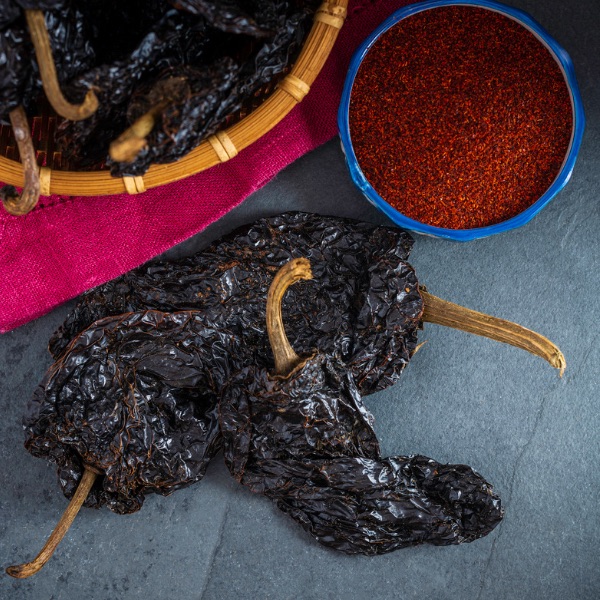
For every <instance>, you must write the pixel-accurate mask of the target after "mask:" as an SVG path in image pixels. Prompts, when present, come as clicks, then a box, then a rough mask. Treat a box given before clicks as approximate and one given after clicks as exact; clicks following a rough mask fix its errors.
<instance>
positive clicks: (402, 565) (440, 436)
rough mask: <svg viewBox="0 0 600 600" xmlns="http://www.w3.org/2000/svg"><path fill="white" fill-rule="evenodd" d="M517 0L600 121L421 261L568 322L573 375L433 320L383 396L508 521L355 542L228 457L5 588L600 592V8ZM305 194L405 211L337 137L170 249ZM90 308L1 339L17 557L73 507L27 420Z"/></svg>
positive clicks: (318, 202)
mask: <svg viewBox="0 0 600 600" xmlns="http://www.w3.org/2000/svg"><path fill="white" fill-rule="evenodd" d="M509 4H512V5H514V6H518V7H519V8H522V9H524V10H526V11H528V12H529V13H530V14H532V15H533V16H534V17H535V18H536V19H537V20H538V21H539V22H540V23H541V24H542V25H544V26H545V28H546V29H547V30H548V31H549V32H550V33H551V34H552V35H553V36H554V37H555V38H556V39H557V40H558V41H559V43H561V44H562V45H563V46H564V47H565V48H566V49H567V50H568V51H569V53H570V54H571V56H572V58H573V61H574V63H575V67H576V71H577V76H578V79H579V83H580V86H581V91H582V95H583V98H584V103H585V109H586V116H587V130H586V134H585V137H584V141H583V145H582V148H581V152H580V156H579V159H578V162H577V165H576V168H575V172H574V174H573V178H572V180H571V182H570V183H569V185H568V186H567V187H566V188H565V190H564V191H563V192H561V194H560V195H559V196H558V197H557V198H556V199H555V200H554V201H553V202H552V203H551V204H550V205H549V206H548V207H547V208H546V209H545V210H544V211H542V213H541V214H540V215H538V216H537V217H536V218H535V219H534V220H533V221H532V222H531V223H530V224H528V225H527V226H525V227H523V228H521V229H519V230H517V231H514V232H511V233H507V234H503V235H500V236H495V237H493V238H491V239H486V240H481V241H478V242H471V243H468V244H455V243H451V242H444V241H440V240H435V239H431V238H425V237H419V238H418V239H417V242H416V244H415V247H414V251H413V256H412V262H413V264H414V265H415V267H416V269H417V273H418V274H419V276H420V278H421V281H423V282H425V283H426V284H427V285H428V287H429V289H430V290H431V291H432V292H434V293H436V294H438V295H440V296H443V297H445V298H448V299H450V300H454V301H456V302H459V303H461V304H464V305H466V306H470V307H473V308H476V309H479V310H482V311H485V312H488V313H491V314H494V315H497V316H501V317H504V318H507V319H511V320H514V321H517V322H519V323H521V324H523V325H526V326H528V327H530V328H532V329H535V330H537V331H540V332H541V333H544V334H545V335H547V336H548V337H550V338H551V339H552V340H553V341H555V342H556V343H557V344H558V345H559V346H560V347H561V349H562V350H563V352H564V354H565V356H566V358H567V361H568V368H567V371H566V374H565V376H564V377H563V379H559V378H558V376H557V374H556V372H555V371H554V370H553V369H551V368H550V367H549V366H548V365H547V364H545V363H544V362H543V361H542V360H540V359H537V358H535V357H532V356H529V355H528V354H526V353H524V352H522V351H519V350H516V349H514V348H511V347H507V346H502V345H500V344H497V343H494V342H491V341H488V340H484V339H479V338H475V337H473V336H469V335H467V334H463V333H458V332H455V331H450V330H446V329H444V328H441V327H438V326H435V325H430V326H428V327H427V328H426V330H425V331H424V332H423V334H422V339H423V340H427V344H426V345H425V346H424V347H423V349H422V350H421V351H420V352H419V353H418V354H417V355H416V356H415V358H414V360H413V362H412V363H411V365H410V366H409V368H408V369H407V370H406V372H405V374H404V376H403V378H402V380H401V381H400V383H399V384H397V385H396V386H394V387H393V388H392V389H389V390H386V391H385V392H383V393H380V394H378V395H375V396H371V397H369V398H368V399H367V401H366V402H367V405H368V407H369V408H370V409H371V410H372V411H373V413H374V414H375V417H376V421H377V423H376V428H377V432H378V434H379V436H380V438H381V440H382V446H383V449H384V451H385V452H386V453H388V454H409V453H421V454H425V455H427V456H431V457H432V458H435V459H437V460H439V461H443V462H454V463H461V462H464V463H467V464H469V465H472V466H473V467H474V468H475V469H477V470H478V471H480V472H481V473H482V474H483V475H484V476H485V477H486V478H487V479H488V480H489V481H491V482H492V483H494V485H495V487H496V489H497V491H498V492H499V493H500V494H501V496H502V498H503V501H504V505H505V508H506V516H505V520H504V521H503V523H502V524H501V525H500V526H499V527H498V528H497V529H496V530H495V531H494V532H493V533H492V534H491V535H489V536H488V537H487V538H484V539H482V540H479V541H477V542H474V543H472V544H466V545H463V546H457V547H448V548H434V547H428V546H422V547H418V548H414V549H408V550H402V551H398V552H395V553H392V554H389V555H386V556H382V557H374V558H364V557H347V556H345V555H342V554H336V553H335V552H333V551H330V550H326V549H324V548H322V547H320V546H319V545H317V544H316V543H315V542H313V541H312V539H310V538H309V537H308V536H307V535H306V534H305V533H304V532H303V531H302V530H300V528H299V527H297V526H296V525H295V524H294V523H292V522H291V521H290V520H288V519H287V518H286V517H285V516H284V515H282V514H280V513H279V512H278V511H277V510H276V509H275V508H274V507H273V506H272V505H271V504H270V503H269V502H268V501H267V500H265V499H263V498H260V497H256V496H253V495H252V494H250V493H249V492H248V491H246V490H244V489H242V488H240V487H239V486H237V485H236V484H235V483H234V482H233V481H232V480H231V478H230V477H229V475H228V474H227V472H226V471H225V468H224V466H223V464H222V462H221V460H220V457H218V458H217V459H216V460H215V461H214V463H213V464H212V465H211V468H210V469H209V472H208V475H207V477H206V478H205V479H204V480H203V481H202V482H201V483H200V484H198V485H196V486H195V487H194V486H192V487H191V488H188V489H186V490H182V491H179V492H177V493H176V494H174V495H173V496H171V497H169V498H162V497H149V498H148V499H147V501H146V503H145V505H144V507H143V509H142V510H141V511H140V512H139V513H137V514H135V515H131V516H126V517H123V516H118V515H114V514H113V513H111V512H110V511H108V510H101V511H92V510H84V511H83V512H82V513H81V514H80V515H79V516H78V518H77V520H76V522H75V525H74V526H73V528H72V529H71V531H70V532H69V534H68V535H67V538H66V540H65V541H64V542H63V544H62V545H61V546H60V548H59V550H58V552H57V553H56V556H55V557H54V558H53V559H52V561H51V562H50V563H49V564H48V566H47V567H46V568H45V569H44V570H43V571H42V572H41V573H39V574H38V575H37V576H35V577H34V578H32V579H30V580H26V581H16V580H13V579H11V578H10V577H8V576H6V575H5V574H4V573H3V572H2V574H0V598H2V599H4V600H20V599H35V600H37V599H45V598H51V599H54V600H58V599H64V600H67V599H77V600H79V599H81V598H87V599H90V600H109V599H110V600H113V599H115V598H119V599H123V600H134V599H144V600H151V599H155V598H156V599H158V598H176V599H180V600H183V599H186V600H187V599H194V600H199V599H200V598H202V599H203V600H213V599H228V598H253V599H254V598H274V599H288V598H290V599H291V598H306V599H313V598H314V599H317V598H319V599H323V598H331V599H338V598H348V599H351V598H352V599H354V598H356V599H362V598H373V599H374V598H382V599H383V598H386V599H387V598H435V599H449V600H450V599H451V600H458V599H462V598H465V599H467V598H468V599H469V600H475V599H481V598H493V599H515V598H530V599H538V598H539V599H544V600H552V599H556V600H559V599H560V600H565V599H578V600H587V599H589V600H592V599H594V600H596V599H597V598H599V597H600V569H599V566H600V560H599V559H600V549H599V544H598V542H597V536H598V533H599V530H600V508H599V502H598V491H599V488H600V475H599V471H598V469H597V464H598V457H599V454H600V443H599V439H600V434H599V431H600V416H599V415H600V411H599V410H598V364H599V358H600V356H599V349H598V348H599V344H598V338H599V328H598V319H597V315H598V311H599V309H600V302H599V295H598V291H599V290H600V285H599V283H600V269H599V268H598V264H597V257H598V241H597V240H598V231H599V230H600V205H599V203H598V189H599V188H600V186H599V178H600V164H599V162H600V158H599V157H600V140H599V134H600V125H599V123H600V86H599V85H598V78H599V76H600V38H599V37H598V29H599V28H600V3H599V2H597V0H578V1H577V2H571V1H568V0H546V1H544V2H541V1H539V0H512V1H511V2H509ZM291 209H296V210H306V211H313V212H317V213H322V214H335V215H343V216H351V217H356V218H360V219H364V220H368V221H373V222H378V223H385V222H386V221H385V219H384V218H383V217H382V216H381V215H380V214H379V213H378V212H377V211H376V210H375V209H373V208H372V207H371V206H370V205H369V204H368V203H366V202H365V201H364V200H363V198H362V197H361V195H360V194H359V193H358V192H357V191H356V190H355V189H354V188H353V187H352V184H351V182H350V180H349V178H348V176H347V174H346V169H345V166H344V160H343V156H342V153H341V151H340V149H339V144H338V141H337V140H335V141H333V142H331V143H329V144H327V145H326V146H324V147H323V148H321V149H319V150H317V151H316V152H313V153H312V154H310V155H308V156H306V157H304V158H303V159H301V160H299V161H298V162H297V163H295V164H294V165H292V166H291V167H290V168H289V169H287V170H286V171H285V172H283V173H281V174H280V175H279V176H278V177H277V178H276V179H275V180H274V181H273V182H272V183H270V184H269V185H268V186H267V187H266V188H264V189H263V190H261V191H260V192H259V193H257V194H255V195H254V196H252V197H251V198H249V199H248V200H247V201H246V202H245V203H244V204H243V205H242V206H241V207H240V208H239V209H237V210H235V211H234V212H232V213H230V214H229V215H227V216H226V217H225V218H224V219H222V221H220V222H219V223H217V224H215V225H214V226H212V227H210V228H209V229H208V230H207V231H206V232H204V233H202V234H201V235H198V236H197V237H195V238H193V239H191V240H189V241H188V242H186V243H184V244H183V245H181V246H180V247H178V248H175V249H173V250H172V251H171V252H170V253H169V254H170V255H172V256H178V255H183V254H188V253H191V252H193V251H195V250H197V249H200V248H202V247H204V246H205V245H206V244H207V242H208V241H210V240H212V239H214V238H216V237H218V236H219V235H221V234H223V233H225V232H227V231H229V230H231V229H232V228H234V227H235V226H237V225H239V224H242V223H245V222H248V221H251V220H253V219H254V218H256V217H259V216H264V215H271V214H275V213H278V212H281V211H284V210H291ZM71 305H72V304H67V305H65V306H62V307H60V308H59V309H57V310H55V311H54V312H53V313H51V314H49V315H46V316H45V317H43V318H41V319H38V320H37V321H35V322H33V323H30V324H28V325H26V326H24V327H21V328H20V329H18V330H16V331H14V332H11V333H9V334H6V335H3V336H2V337H0V410H1V414H2V419H1V420H0V566H2V567H5V566H7V565H9V564H12V563H14V562H20V561H22V560H26V559H29V558H31V557H33V555H34V554H35V552H37V550H38V549H39V548H40V546H41V544H42V543H43V541H44V540H45V538H46V536H47V534H48V533H49V532H50V530H51V528H52V526H53V524H54V523H55V521H56V519H57V518H58V516H59V515H60V513H61V512H62V510H63V509H64V507H65V505H66V502H65V499H64V497H63V496H62V495H61V493H60V492H59V490H58V485H57V482H56V475H55V472H54V470H53V468H51V467H50V466H48V465H46V464H45V463H44V462H43V461H40V460H38V459H34V458H32V457H31V456H29V455H28V454H27V453H26V452H25V450H24V449H23V447H22V432H21V425H20V421H21V413H22V409H23V406H24V404H25V402H26V401H27V399H28V398H29V396H30V395H31V392H32V390H33V388H34V387H35V385H36V383H37V382H38V381H39V380H40V379H41V377H42V374H43V373H44V371H45V369H46V368H47V367H48V366H49V364H50V357H49V355H48V353H47V352H46V342H47V340H48V338H49V336H50V334H51V333H52V332H53V330H54V329H55V328H56V327H57V326H58V325H59V324H60V323H61V321H62V320H63V318H64V317H65V315H66V314H67V311H68V310H69V308H70V306H71Z"/></svg>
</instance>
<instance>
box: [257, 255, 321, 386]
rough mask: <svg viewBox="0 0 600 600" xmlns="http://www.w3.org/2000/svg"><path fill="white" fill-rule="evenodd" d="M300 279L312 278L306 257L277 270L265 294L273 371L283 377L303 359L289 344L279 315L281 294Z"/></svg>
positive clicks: (295, 259) (292, 261) (296, 259)
mask: <svg viewBox="0 0 600 600" xmlns="http://www.w3.org/2000/svg"><path fill="white" fill-rule="evenodd" d="M301 279H312V272H311V270H310V262H309V261H308V260H307V259H306V258H294V259H293V260H291V261H290V262H289V263H287V264H285V265H284V266H283V267H281V269H279V271H277V274H276V275H275V278H274V279H273V283H271V287H270V288H269V293H268V294H267V333H268V334H269V342H270V343H271V348H272V349H273V356H274V357H275V373H276V374H277V375H280V376H283V377H285V376H286V375H289V374H290V373H291V372H292V371H293V370H294V369H295V368H296V367H298V366H299V365H301V364H302V362H303V361H304V359H302V358H300V357H299V356H298V355H297V354H296V353H295V352H294V349H293V348H292V346H291V345H290V342H289V340H288V339H287V336H286V335H285V329H284V327H283V318H282V316H281V301H282V299H283V295H284V294H285V292H286V290H287V289H288V288H289V287H290V286H291V285H293V284H294V283H296V281H300V280H301Z"/></svg>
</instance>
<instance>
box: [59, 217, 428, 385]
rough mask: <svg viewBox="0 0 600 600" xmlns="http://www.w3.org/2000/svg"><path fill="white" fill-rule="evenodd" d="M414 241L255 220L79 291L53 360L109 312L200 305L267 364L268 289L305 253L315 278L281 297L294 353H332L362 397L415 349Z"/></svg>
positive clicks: (315, 221) (307, 221) (348, 227)
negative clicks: (186, 253)
mask: <svg viewBox="0 0 600 600" xmlns="http://www.w3.org/2000/svg"><path fill="white" fill-rule="evenodd" d="M412 244H413V241H412V238H411V237H410V236H409V235H408V234H407V233H406V232H403V231H400V230H399V229H396V228H391V227H377V226H375V225H372V224H369V223H361V222H358V221H352V220H349V219H340V218H337V217H325V216H321V215H314V214H308V213H298V212H296V213H286V214H282V215H279V216H276V217H270V218H265V219H260V220H258V221H256V222H255V223H253V224H251V225H249V226H244V227H242V228H240V229H238V230H237V231H234V232H233V233H232V234H230V235H228V236H226V237H225V238H223V239H221V240H219V241H217V242H215V243H213V244H212V245H210V246H209V247H208V248H206V249H205V250H203V251H202V252H199V253H198V254H196V255H194V256H191V257H188V258H184V259H182V260H178V261H161V262H155V263H153V264H149V265H147V266H143V267H141V268H139V269H136V270H134V271H131V272H129V273H126V274H125V275H123V276H122V277H119V278H117V279H115V280H113V281H111V282H109V283H107V284H104V285H102V286H100V287H98V288H96V289H95V290H92V291H91V292H88V293H87V294H84V295H83V296H82V297H81V298H80V300H79V302H78V304H77V306H76V307H75V309H74V310H73V311H72V312H71V314H69V316H68V317H67V319H66V321H65V323H64V324H63V326H62V327H61V328H60V329H59V330H58V331H57V332H56V333H55V334H54V336H53V337H52V339H51V340H50V351H51V353H52V355H53V356H54V357H55V358H58V357H59V356H60V354H61V352H63V351H64V349H65V348H66V346H67V345H68V343H69V341H70V340H71V339H72V338H73V337H74V336H75V335H77V334H78V333H79V332H80V331H81V330H82V329H84V328H85V327H87V326H89V325H90V324H91V323H93V322H94V321H95V320H97V319H100V318H103V317H106V316H109V315H117V314H120V313H124V312H131V311H139V310H145V309H156V310H161V311H166V312H169V311H173V310H201V311H202V312H203V313H204V315H205V319H206V321H207V322H208V323H210V324H211V325H212V326H213V327H215V328H217V329H226V330H230V331H232V332H233V333H235V334H236V335H238V336H239V337H240V338H241V339H243V342H244V343H243V347H244V349H245V352H246V354H247V355H249V356H244V357H240V359H239V360H242V358H243V359H244V360H246V359H248V360H252V362H253V363H256V364H259V365H262V366H265V367H266V366H268V365H269V364H272V354H271V349H270V347H269V343H268V339H267V335H266V329H265V298H266V296H267V290H268V288H269V285H270V284H271V281H272V279H273V275H274V274H275V273H276V272H277V270H278V269H279V268H281V267H282V266H283V265H284V264H285V263H286V262H288V261H289V260H291V259H292V258H300V257H306V258H309V259H310V261H311V264H312V269H313V272H314V275H315V281H307V282H300V283H298V285H296V286H294V287H293V288H291V289H290V290H289V292H288V293H287V294H286V297H285V299H284V302H283V308H282V310H283V316H284V319H285V323H286V328H287V331H288V335H289V336H290V339H291V341H292V343H293V344H294V347H295V348H297V350H298V352H300V353H307V352H310V351H311V350H313V349H318V350H320V351H322V352H325V353H330V352H332V351H333V350H335V351H336V352H337V354H338V355H339V357H340V360H342V361H343V362H344V364H346V365H347V368H349V369H350V370H351V372H352V375H353V376H354V379H355V381H356V383H357V385H358V387H359V389H360V391H361V394H363V395H367V394H370V393H373V392H376V391H379V390H382V389H385V388H387V387H389V386H390V385H392V384H393V383H395V382H396V381H397V379H398V377H399V376H400V374H401V372H402V369H403V368H404V366H405V365H406V364H407V363H408V361H409V360H410V357H411V355H412V353H413V352H414V350H415V348H416V346H417V331H418V328H419V325H420V321H421V316H422V312H423V301H422V299H421V295H420V294H419V289H418V287H419V286H418V281H417V277H416V275H415V272H414V269H413V268H412V266H411V265H410V264H409V263H408V262H407V260H408V256H409V253H410V249H411V247H412ZM317 281H318V284H317V283H316V282H317ZM241 364H242V365H243V364H244V362H242V363H241ZM240 366H241V365H240Z"/></svg>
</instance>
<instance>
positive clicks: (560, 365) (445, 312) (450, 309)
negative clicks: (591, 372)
mask: <svg viewBox="0 0 600 600" xmlns="http://www.w3.org/2000/svg"><path fill="white" fill-rule="evenodd" d="M421 296H422V297H423V300H424V302H425V310H424V312H423V321H425V322H428V323H437V324H438V325H445V326H446V327H452V328H454V329H460V330H461V331H466V332H468V333H474V334H476V335H481V336H484V337H487V338H490V339H492V340H497V341H498V342H503V343H505V344H510V345H511V346H516V347H517V348H521V349H523V350H527V352H531V353H532V354H535V355H536V356H539V357H541V358H543V359H544V360H546V361H548V362H549V363H550V364H551V365H552V366H553V367H555V368H556V369H559V373H560V376H561V377H562V375H563V373H564V371H565V368H566V367H567V362H566V361H565V357H564V356H563V353H562V352H561V351H560V350H559V348H558V347H557V346H555V345H554V344H553V343H552V342H551V341H550V340H549V339H548V338H545V337H544V336H543V335H540V334H539V333H536V332H535V331H531V329H527V328H525V327H522V326H521V325H517V324H516V323H513V322H512V321H505V320H504V319H498V318H496V317H492V316H490V315H486V314H484V313H480V312H477V311H475V310H471V309H470V308H465V307H464V306H460V305H458V304H454V303H452V302H448V301H447V300H442V299H441V298H438V297H437V296H434V295H432V294H430V293H428V292H426V291H425V290H423V289H421Z"/></svg>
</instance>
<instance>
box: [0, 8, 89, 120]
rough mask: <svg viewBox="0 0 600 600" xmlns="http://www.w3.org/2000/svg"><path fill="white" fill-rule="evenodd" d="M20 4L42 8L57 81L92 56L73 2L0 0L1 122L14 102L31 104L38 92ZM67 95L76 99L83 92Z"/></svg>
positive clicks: (86, 63)
mask: <svg viewBox="0 0 600 600" xmlns="http://www.w3.org/2000/svg"><path fill="white" fill-rule="evenodd" d="M21 8H23V9H26V8H27V9H29V8H34V9H35V8H39V9H42V10H44V11H45V16H46V27H47V29H48V35H49V37H50V44H51V46H52V51H53V52H52V53H53V58H54V62H55V64H56V71H57V75H58V79H59V81H60V82H61V84H64V83H65V82H67V81H68V80H69V79H70V78H72V77H74V76H75V75H78V74H79V73H81V72H83V71H85V70H86V69H88V68H90V67H91V65H92V64H93V61H94V57H95V54H94V49H93V47H92V46H91V44H90V31H89V27H88V25H87V24H86V22H85V20H84V15H83V13H82V12H81V11H80V10H79V9H78V8H77V7H76V6H75V2H68V1H66V0H62V1H54V2H52V1H46V2H44V1H42V0H39V1H32V2H11V1H10V0H9V1H7V0H0V65H2V66H1V67H0V121H2V122H3V123H8V122H9V120H8V113H9V112H10V111H11V110H13V109H14V108H16V107H17V106H19V105H21V104H23V105H24V106H26V107H28V108H29V107H35V103H36V99H37V98H38V97H39V96H40V94H41V93H42V83H41V81H40V78H39V70H38V66H37V61H36V58H35V53H34V50H33V45H32V43H31V40H30V37H29V32H28V30H27V27H26V25H25V18H24V16H23V13H22V10H21ZM67 96H68V98H69V99H71V100H73V101H74V102H80V101H81V100H83V97H84V96H85V93H82V94H81V93H77V94H74V95H69V94H67Z"/></svg>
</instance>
